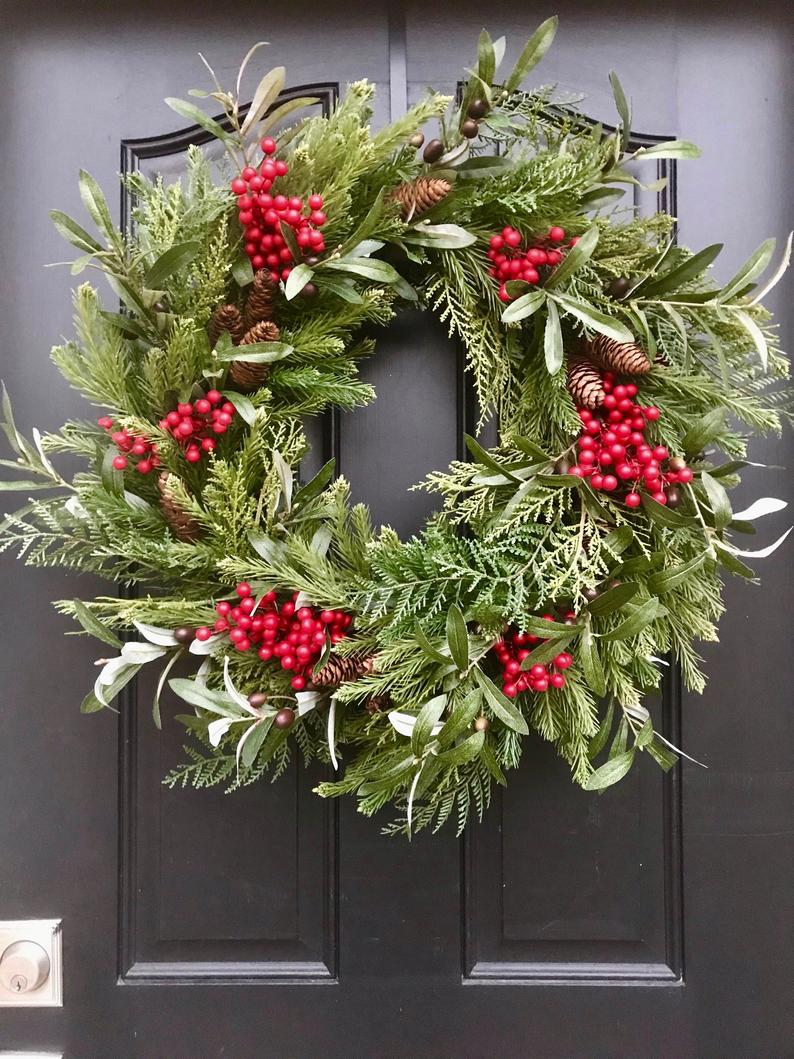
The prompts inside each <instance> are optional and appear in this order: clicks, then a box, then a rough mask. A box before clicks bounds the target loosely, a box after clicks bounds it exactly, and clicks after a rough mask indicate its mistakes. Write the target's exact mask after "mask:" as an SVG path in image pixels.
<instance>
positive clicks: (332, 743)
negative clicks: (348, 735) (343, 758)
mask: <svg viewBox="0 0 794 1059" xmlns="http://www.w3.org/2000/svg"><path fill="white" fill-rule="evenodd" d="M326 731H327V735H328V751H329V753H330V755H331V764H332V765H333V766H334V769H335V770H336V771H339V762H338V760H337V757H336V695H332V696H331V702H330V704H329V706H328V724H327V726H326Z"/></svg>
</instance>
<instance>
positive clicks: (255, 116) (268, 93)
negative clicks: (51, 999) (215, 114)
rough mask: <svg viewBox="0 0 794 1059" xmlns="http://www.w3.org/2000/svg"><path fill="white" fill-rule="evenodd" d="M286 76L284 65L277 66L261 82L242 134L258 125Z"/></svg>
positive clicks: (275, 97)
mask: <svg viewBox="0 0 794 1059" xmlns="http://www.w3.org/2000/svg"><path fill="white" fill-rule="evenodd" d="M286 76H287V71H286V70H285V69H284V67H283V66H276V67H274V69H272V70H269V71H268V72H267V73H266V74H265V76H264V77H263V78H262V80H261V81H260V82H259V84H258V85H257V87H256V91H255V92H254V98H253V99H252V100H251V106H250V107H249V109H248V113H247V114H246V116H245V120H244V121H243V124H242V126H241V128H240V134H241V135H242V136H245V135H246V134H247V133H248V130H249V129H250V128H252V127H253V126H254V125H256V124H257V122H259V121H260V120H261V119H262V118H263V117H264V116H265V113H266V112H267V111H268V110H269V108H270V107H272V105H273V104H274V103H275V101H276V99H277V98H278V95H279V93H280V92H281V91H282V89H283V88H284V80H285V78H286Z"/></svg>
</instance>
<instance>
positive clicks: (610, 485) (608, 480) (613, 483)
mask: <svg viewBox="0 0 794 1059" xmlns="http://www.w3.org/2000/svg"><path fill="white" fill-rule="evenodd" d="M617 487H618V480H617V478H616V477H615V476H614V474H607V475H605V476H604V482H603V484H602V486H601V488H602V489H603V490H605V492H607V493H611V492H613V491H614V490H615V489H617Z"/></svg>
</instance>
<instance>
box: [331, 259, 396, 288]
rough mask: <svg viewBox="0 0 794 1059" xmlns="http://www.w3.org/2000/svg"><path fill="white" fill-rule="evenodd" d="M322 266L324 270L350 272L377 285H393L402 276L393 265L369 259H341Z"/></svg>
mask: <svg viewBox="0 0 794 1059" xmlns="http://www.w3.org/2000/svg"><path fill="white" fill-rule="evenodd" d="M322 266H323V269H332V270H335V271H337V272H349V273H350V274H351V275H353V276H362V277H363V278H364V279H371V280H374V281H375V282H377V283H386V284H392V283H396V282H398V281H399V279H400V274H399V273H398V272H397V270H396V269H395V268H392V266H391V265H389V264H387V263H386V262H385V261H378V260H376V259H372V258H369V257H340V258H336V259H334V260H328V261H323V262H322Z"/></svg>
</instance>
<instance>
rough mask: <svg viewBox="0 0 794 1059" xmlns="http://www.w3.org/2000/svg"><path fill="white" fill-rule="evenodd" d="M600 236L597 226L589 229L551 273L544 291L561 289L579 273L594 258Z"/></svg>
mask: <svg viewBox="0 0 794 1059" xmlns="http://www.w3.org/2000/svg"><path fill="white" fill-rule="evenodd" d="M598 236H599V231H598V228H597V227H596V225H593V226H592V228H588V229H587V231H586V232H585V233H584V235H582V236H580V237H579V240H578V242H577V243H576V245H575V246H572V247H571V249H570V250H569V251H568V252H567V253H566V255H565V257H564V258H563V260H562V262H561V263H560V264H559V265H557V267H556V268H555V269H554V271H553V272H552V273H551V275H550V276H549V278H548V279H547V280H546V282H545V284H544V289H545V290H552V289H553V288H554V287H559V285H560V284H561V283H564V282H565V281H566V280H567V279H569V278H570V277H571V276H572V275H573V274H574V273H575V272H577V271H578V270H579V269H580V268H581V267H582V265H584V264H586V263H587V262H588V261H589V260H590V258H591V257H592V256H593V251H594V250H595V248H596V246H597V244H598Z"/></svg>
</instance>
